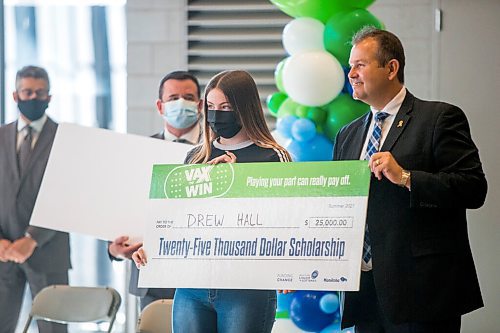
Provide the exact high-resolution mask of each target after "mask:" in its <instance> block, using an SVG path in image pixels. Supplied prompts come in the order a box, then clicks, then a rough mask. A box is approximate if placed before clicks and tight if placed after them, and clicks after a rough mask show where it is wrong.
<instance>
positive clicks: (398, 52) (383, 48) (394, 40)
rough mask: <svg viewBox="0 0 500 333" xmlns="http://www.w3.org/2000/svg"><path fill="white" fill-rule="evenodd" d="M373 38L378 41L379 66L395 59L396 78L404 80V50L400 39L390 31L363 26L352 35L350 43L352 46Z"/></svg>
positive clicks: (402, 81) (400, 80)
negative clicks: (397, 67)
mask: <svg viewBox="0 0 500 333" xmlns="http://www.w3.org/2000/svg"><path fill="white" fill-rule="evenodd" d="M368 38H373V39H374V40H376V41H377V43H378V52H377V55H376V57H377V60H378V62H379V64H380V65H381V66H385V65H387V63H388V62H389V61H390V60H392V59H396V60H397V61H398V62H399V70H398V80H399V82H401V83H404V82H405V74H404V71H405V51H404V48H403V44H402V43H401V40H399V38H398V37H397V36H396V35H395V34H393V33H392V32H389V31H386V30H381V29H377V28H375V27H373V26H366V27H363V28H362V29H361V30H359V31H358V32H356V33H355V34H354V36H352V40H351V44H352V45H353V46H354V45H356V44H358V43H360V42H362V41H364V40H365V39H368Z"/></svg>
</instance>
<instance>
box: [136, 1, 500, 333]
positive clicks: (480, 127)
mask: <svg viewBox="0 0 500 333" xmlns="http://www.w3.org/2000/svg"><path fill="white" fill-rule="evenodd" d="M185 1H186V0H168V1H166V0H129V1H128V5H127V18H128V22H127V24H128V28H127V29H128V42H129V43H128V97H127V100H128V111H127V112H128V130H129V132H130V133H137V134H144V135H150V134H152V133H154V132H156V131H158V130H159V129H160V128H161V119H160V118H159V116H158V115H157V113H156V111H155V108H154V101H155V99H156V98H157V96H156V95H157V93H156V90H157V84H158V81H159V80H160V78H161V77H162V75H164V74H165V73H166V72H168V71H170V70H174V69H185V68H186V66H187V63H186V61H187V39H186V28H185V20H186V14H185V6H186V3H185ZM450 1H451V0H450ZM454 1H455V0H453V1H451V2H452V3H453V2H454ZM456 1H457V2H459V3H463V4H464V5H465V4H467V3H468V6H469V7H463V8H462V7H460V5H459V6H458V10H459V11H461V12H462V13H461V15H464V17H465V18H464V19H463V22H464V27H467V26H469V24H470V23H472V24H475V25H476V23H477V22H475V21H476V20H481V16H478V17H474V18H473V19H472V18H469V19H470V20H472V21H468V20H467V18H468V17H469V14H468V13H469V11H471V10H472V9H474V8H477V6H486V5H487V4H488V5H489V4H493V3H495V4H497V3H498V2H497V1H498V0H481V1H475V2H470V1H464V0H456ZM446 2H447V1H446V0H377V1H376V2H375V3H374V4H373V5H372V6H371V7H370V8H369V10H370V11H371V12H372V13H373V14H375V15H376V16H377V17H378V18H380V19H381V20H382V21H383V22H384V23H385V25H386V28H387V29H388V30H390V31H392V32H394V33H396V34H397V35H398V36H399V37H400V38H401V40H402V42H403V44H404V46H405V50H406V56H407V65H406V71H405V73H406V86H407V87H408V88H409V90H410V91H411V92H412V93H414V94H415V95H416V96H418V97H420V98H424V99H445V100H448V101H449V102H452V103H454V104H458V105H459V106H462V107H463V108H464V111H465V112H466V113H467V115H468V117H469V120H470V122H471V128H472V134H473V137H474V139H475V140H476V143H477V144H478V146H479V149H480V151H481V157H482V160H483V163H484V169H485V172H486V174H487V178H488V181H489V185H490V191H489V196H488V198H487V202H486V205H485V207H483V208H482V209H480V210H476V211H471V212H470V213H469V226H470V227H469V228H470V235H471V245H472V249H473V252H474V256H475V260H476V264H477V268H478V273H479V279H480V282H481V288H482V291H483V294H484V298H485V303H486V307H485V308H484V309H481V310H478V311H475V312H473V313H472V314H469V315H467V316H464V319H463V325H462V332H467V333H468V332H471V333H472V332H474V333H476V332H484V333H490V332H491V333H492V332H497V331H498V330H499V329H498V328H499V327H500V316H498V308H499V305H500V304H499V303H500V284H499V283H498V282H496V279H497V278H498V277H499V276H500V265H499V264H498V261H497V260H496V257H497V256H498V253H500V250H499V247H498V243H499V242H500V239H499V238H500V227H499V223H498V219H499V218H500V207H499V205H498V204H497V203H496V202H497V200H498V199H497V197H498V196H497V194H498V184H500V177H499V176H497V175H496V173H497V172H496V170H497V167H496V166H497V165H498V163H499V162H500V161H499V157H498V156H499V154H498V153H497V147H496V146H497V145H498V142H500V140H499V139H500V135H499V131H498V130H495V128H497V126H498V125H493V124H498V123H499V122H498V121H496V122H495V120H494V119H498V117H499V116H498V115H499V114H500V113H499V111H498V105H494V106H495V107H493V108H492V107H491V106H490V105H489V104H488V103H487V102H486V100H489V101H494V100H496V98H495V97H496V94H498V93H499V92H500V90H499V87H498V81H499V77H500V73H499V71H500V65H499V63H498V61H499V60H498V59H499V58H500V57H499V54H500V47H499V46H498V43H494V42H492V40H495V38H492V39H491V40H489V41H488V40H486V41H484V43H475V44H477V46H475V49H479V48H485V47H488V48H489V50H488V51H485V50H483V52H481V55H480V53H479V51H477V55H476V56H477V58H478V61H477V62H474V61H475V59H473V55H470V56H468V58H466V59H468V60H467V62H466V63H465V62H464V65H465V68H467V71H466V72H464V75H463V76H462V77H461V78H460V80H461V81H463V82H467V81H468V80H469V81H471V82H469V84H468V85H467V89H465V88H464V89H463V90H462V89H461V85H460V84H459V83H457V82H455V81H453V80H454V79H451V80H450V78H449V77H448V76H447V75H448V74H445V73H444V72H443V70H442V67H443V66H442V65H443V61H444V62H446V61H448V60H447V59H446V58H445V59H441V58H440V57H441V55H442V54H445V53H446V52H443V50H441V49H440V48H441V47H446V48H448V47H449V44H448V42H447V41H443V40H441V37H442V36H441V35H442V33H438V32H436V31H435V30H434V20H435V17H434V15H435V9H436V8H437V7H440V6H441V5H445V4H446ZM448 2H449V1H448ZM469 2H470V3H469ZM471 6H472V7H471ZM483 9H484V8H483ZM455 10H457V8H455ZM496 13H498V11H496ZM446 15H450V12H444V14H443V19H444V23H446V18H447V16H446ZM454 15H455V14H454ZM483 17H484V16H483ZM483 26H484V29H492V28H491V27H489V28H488V27H487V25H486V26H485V24H483V25H480V27H483ZM480 29H481V28H480ZM495 29H496V30H495ZM493 31H496V33H498V31H499V30H498V24H496V26H495V27H494V28H493ZM477 36H478V35H477V34H476V35H472V36H469V37H470V38H475V37H477ZM455 37H458V38H457V41H456V44H454V45H458V43H462V44H463V43H465V45H469V44H467V41H464V40H463V39H462V34H459V36H455ZM471 52H472V53H473V54H475V52H474V50H471ZM448 53H450V52H448ZM484 57H486V58H487V59H484ZM482 64H485V65H487V66H493V67H492V68H491V70H490V68H487V69H485V70H484V71H482V72H481V73H483V72H485V73H484V74H481V75H478V74H477V71H475V70H474V68H473V66H482ZM453 68H454V67H452V68H451V69H450V71H452V72H453ZM457 70H460V66H458V67H457ZM488 73H490V74H489V75H488ZM474 75H475V77H473V76H474ZM448 82H449V83H448ZM492 84H493V88H491V86H490V85H492ZM495 84H496V85H495ZM450 85H456V87H455V86H453V87H450ZM483 85H488V86H489V88H490V89H491V90H493V93H491V94H489V95H488V97H490V98H489V99H488V97H486V98H484V99H479V100H478V99H474V103H473V104H472V105H469V104H470V103H469V104H467V101H468V99H469V98H468V97H467V94H474V92H473V89H471V86H472V87H476V89H479V90H482V89H483V88H482V86H483ZM443 87H448V88H451V90H455V96H457V95H458V96H460V94H462V96H461V98H457V97H450V96H452V95H450V94H448V93H446V89H444V88H443ZM495 89H496V92H495ZM491 90H489V91H491ZM491 96H494V97H493V98H491ZM462 101H463V102H462ZM482 101H485V102H484V103H483V102H482ZM490 104H492V103H491V102H490ZM496 104H498V103H496ZM490 119H492V121H489V120H490ZM439 287H441V286H436V288H439Z"/></svg>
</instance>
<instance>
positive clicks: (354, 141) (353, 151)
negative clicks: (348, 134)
mask: <svg viewBox="0 0 500 333" xmlns="http://www.w3.org/2000/svg"><path fill="white" fill-rule="evenodd" d="M371 119H372V113H371V112H368V113H367V114H366V116H365V118H364V119H363V122H362V123H361V124H360V126H359V127H358V128H357V129H356V130H355V132H354V133H353V135H352V138H350V142H349V143H348V149H347V150H346V156H345V159H346V160H359V157H360V156H361V149H363V145H364V143H365V138H366V133H367V132H368V127H369V126H370V121H371Z"/></svg>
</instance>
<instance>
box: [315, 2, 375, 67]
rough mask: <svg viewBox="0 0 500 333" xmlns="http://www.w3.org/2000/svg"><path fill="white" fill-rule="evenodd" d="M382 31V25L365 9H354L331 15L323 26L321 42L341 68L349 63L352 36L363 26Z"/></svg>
mask: <svg viewBox="0 0 500 333" xmlns="http://www.w3.org/2000/svg"><path fill="white" fill-rule="evenodd" d="M367 25H371V26H374V27H376V28H378V29H384V25H383V23H382V22H380V21H379V19H377V18H376V17H375V16H373V15H372V14H371V13H370V12H369V11H367V10H366V9H355V10H352V11H345V12H340V13H337V14H335V15H333V16H332V17H331V18H330V19H329V20H328V22H326V24H325V32H324V34H323V41H324V43H325V48H326V50H327V51H328V52H330V53H331V54H333V55H334V56H335V58H337V60H338V61H340V63H341V64H342V65H343V66H346V65H347V64H348V63H349V54H350V52H351V47H352V46H351V39H352V36H353V35H354V34H355V33H356V32H357V31H358V30H360V29H361V28H363V27H364V26H367Z"/></svg>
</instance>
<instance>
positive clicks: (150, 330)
mask: <svg viewBox="0 0 500 333" xmlns="http://www.w3.org/2000/svg"><path fill="white" fill-rule="evenodd" d="M172 303H173V301H172V300H171V299H159V300H156V301H154V302H152V303H151V304H148V305H147V306H146V307H145V308H144V310H142V312H141V316H140V317H139V321H138V322H137V333H171V332H172Z"/></svg>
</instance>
